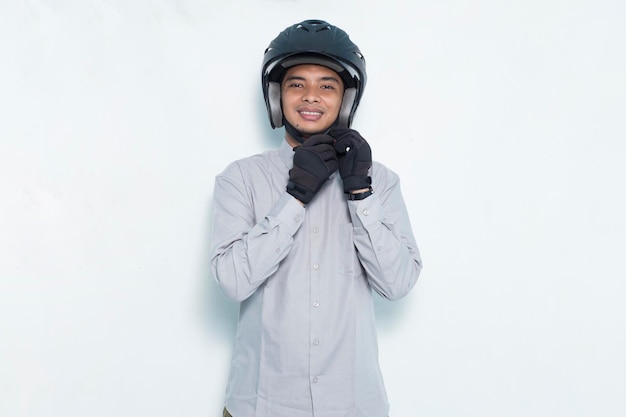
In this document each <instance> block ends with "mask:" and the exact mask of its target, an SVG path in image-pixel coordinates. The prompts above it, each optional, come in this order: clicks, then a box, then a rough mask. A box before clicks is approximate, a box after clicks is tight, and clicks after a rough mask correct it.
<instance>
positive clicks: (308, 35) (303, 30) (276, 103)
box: [261, 20, 367, 128]
mask: <svg viewBox="0 0 626 417" xmlns="http://www.w3.org/2000/svg"><path fill="white" fill-rule="evenodd" d="M301 64H316V65H323V66H325V67H328V68H330V69H332V70H334V71H335V72H337V74H339V76H340V77H341V79H342V80H343V83H344V96H343V101H342V105H341V109H340V111H339V116H338V118H337V125H338V126H341V127H350V125H351V124H352V119H353V117H354V113H355V112H356V109H357V107H358V105H359V102H360V101H361V97H362V96H363V89H364V88H365V83H366V81H367V74H366V69H365V58H364V57H363V54H361V51H360V50H359V48H358V47H357V46H356V45H355V44H354V43H353V42H352V41H351V40H350V38H349V36H348V34H347V33H346V32H345V31H343V30H342V29H340V28H338V27H336V26H333V25H331V24H329V23H327V22H325V21H323V20H305V21H303V22H300V23H296V24H294V25H293V26H290V27H288V28H286V29H285V30H283V31H282V32H281V33H280V34H279V35H278V36H277V37H276V39H274V40H273V41H272V42H271V43H270V45H269V46H268V47H267V49H266V50H265V54H264V56H263V66H262V71H261V80H262V85H263V97H264V98H265V105H266V107H267V113H268V116H269V118H270V123H271V124H272V128H276V127H281V126H282V125H283V112H282V108H281V102H280V83H281V81H282V78H283V76H284V74H285V72H286V71H287V69H289V68H290V67H293V66H296V65H301Z"/></svg>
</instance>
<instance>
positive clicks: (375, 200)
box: [211, 142, 421, 417]
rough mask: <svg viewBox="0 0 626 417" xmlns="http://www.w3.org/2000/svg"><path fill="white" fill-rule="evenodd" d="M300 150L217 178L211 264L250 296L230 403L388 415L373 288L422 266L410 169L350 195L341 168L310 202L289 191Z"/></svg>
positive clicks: (275, 412) (358, 416) (270, 413)
mask: <svg viewBox="0 0 626 417" xmlns="http://www.w3.org/2000/svg"><path fill="white" fill-rule="evenodd" d="M292 160H293V150H292V148H291V147H290V146H289V145H288V144H287V143H286V142H283V144H282V145H281V147H280V148H279V149H276V150H272V151H268V152H265V153H262V154H260V155H256V156H252V157H250V158H246V159H243V160H240V161H237V162H234V163H232V164H231V165H229V166H228V167H227V168H226V169H225V170H224V172H222V173H221V174H220V175H218V176H217V178H216V182H215V194H214V212H213V226H212V239H211V242H212V243H211V260H212V262H211V267H212V273H213V275H214V277H215V278H216V279H217V282H218V283H219V286H220V288H221V290H222V292H223V293H224V294H225V295H226V296H227V297H229V298H230V299H232V300H235V301H239V302H241V304H240V309H239V323H238V326H237V337H236V342H235V346H234V352H233V358H232V364H231V373H230V378H229V381H228V387H227V392H226V407H227V408H228V410H229V411H230V412H231V414H232V415H233V416H235V417H385V416H387V414H388V411H389V405H388V402H387V395H386V393H385V387H384V384H383V379H382V376H381V373H380V368H379V365H378V347H377V339H376V329H375V320H374V308H373V301H372V289H374V290H375V291H376V292H377V293H379V294H380V295H381V296H383V297H385V298H388V299H397V298H400V297H402V296H404V295H406V294H407V293H408V292H409V291H410V289H411V288H412V287H413V286H414V285H415V282H416V280H417V277H418V275H419V272H420V269H421V259H420V255H419V251H418V249H417V246H416V244H415V239H414V238H413V233H412V231H411V225H410V223H409V217H408V215H407V211H406V207H405V204H404V201H403V199H402V195H401V192H400V186H399V182H398V177H397V175H396V174H395V173H393V172H392V171H390V170H389V169H387V168H386V167H384V166H383V165H381V164H378V163H374V164H373V166H372V169H371V176H372V187H373V189H374V194H372V195H371V196H369V197H367V198H366V199H364V200H361V201H347V199H346V195H345V194H344V193H343V187H342V182H341V177H340V176H339V175H338V173H335V174H333V175H332V176H331V177H330V179H329V180H328V181H327V182H326V183H325V184H324V186H323V187H322V189H321V190H320V191H319V192H318V194H317V195H316V196H315V197H314V198H313V200H312V201H311V203H310V204H308V205H307V206H306V208H305V207H302V205H301V204H300V203H299V202H298V201H296V200H295V199H294V198H293V197H292V196H291V195H289V194H287V193H286V191H285V186H286V184H287V181H288V178H289V172H288V171H289V169H291V167H292Z"/></svg>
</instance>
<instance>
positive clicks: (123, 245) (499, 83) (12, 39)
mask: <svg viewBox="0 0 626 417" xmlns="http://www.w3.org/2000/svg"><path fill="white" fill-rule="evenodd" d="M306 18H323V19H326V20H328V21H330V22H331V23H334V24H336V25H338V26H340V27H342V28H344V29H345V30H346V31H348V32H349V33H350V34H351V37H352V39H353V40H354V41H355V42H356V43H358V44H359V46H360V47H361V49H362V51H363V52H364V53H365V56H366V58H367V61H368V73H369V82H368V85H367V88H366V92H365V97H364V100H363V102H362V106H361V108H360V111H359V113H358V114H357V119H356V120H355V124H354V126H355V127H356V128H357V129H358V130H359V131H360V132H361V133H362V134H363V136H365V137H366V138H367V139H368V140H369V142H370V143H371V145H372V148H373V153H374V157H375V159H378V160H380V161H382V162H384V163H385V164H387V165H388V166H390V167H391V168H392V169H394V170H395V171H397V172H398V173H399V174H400V175H401V178H402V181H403V182H402V187H403V192H404V195H405V199H406V203H407V206H408V208H409V211H410V213H411V220H412V224H413V227H414V230H415V234H416V238H417V240H418V244H419V246H420V249H421V251H422V255H423V258H424V265H425V269H424V271H423V273H422V276H421V278H420V281H419V282H418V285H417V287H416V289H415V291H414V292H413V293H412V294H410V295H409V296H408V297H407V298H405V299H404V300H401V301H399V302H396V303H387V302H383V301H379V302H377V309H378V313H379V329H380V333H379V337H380V349H381V358H380V359H381V364H382V366H383V372H384V374H385V377H386V384H387V388H388V391H389V396H390V401H391V403H392V411H391V415H392V417H413V416H416V417H419V416H427V417H431V416H432V417H438V416H441V417H450V416H481V417H485V416H494V417H495V416H533V417H540V416H569V417H574V416H602V417H609V416H620V417H621V416H624V415H626V396H625V395H624V393H625V392H626V356H625V355H624V352H625V351H626V307H625V306H624V305H625V303H624V299H626V273H625V272H624V262H623V259H624V253H625V251H626V220H625V213H626V193H625V191H624V188H625V184H624V183H625V179H626V168H625V166H624V165H625V160H626V144H625V143H624V141H625V140H626V134H625V133H626V132H625V129H624V119H625V117H624V116H625V114H626V85H625V78H626V47H625V46H624V41H625V40H626V29H624V28H625V27H626V25H624V21H625V20H626V3H624V2H623V1H620V0H614V1H610V0H571V1H556V0H551V1H550V0H543V1H540V0H524V1H522V0H517V1H496V0H472V1H469V0H467V1H461V0H458V1H440V2H435V1H423V0H420V1H400V0H386V1H379V2H365V1H355V0H353V1H343V2H340V1H336V0H335V1H330V0H318V1H315V2H309V1H295V0H293V1H288V0H282V1H279V0H275V1H270V0H265V1H261V0H256V1H253V0H241V1H225V0H223V1H219V0H217V1H216V0H211V1H208V0H207V1H200V0H152V1H148V0H138V1H124V0H109V1H105V0H100V1H97V0H80V1H79V0H73V1H71V0H65V1H61V0H59V1H43V0H39V1H35V0H1V1H0V60H1V61H0V415H2V416H3V417H17V416H20V417H21V416H24V417H48V416H63V417H79V416H80V417H82V416H87V415H88V416H94V417H95V416H114V415H115V416H148V415H149V416H154V417H157V416H163V417H165V416H168V417H170V416H189V417H192V416H216V415H220V412H221V407H222V400H223V395H224V387H225V383H226V378H227V372H228V365H229V360H230V352H231V345H232V341H233V337H234V326H235V320H236V305H234V304H231V303H230V302H228V301H226V300H225V298H223V297H222V296H221V295H220V294H219V292H218V289H217V285H216V284H215V283H214V281H213V280H212V278H211V277H210V276H209V272H208V256H207V255H208V254H207V250H208V236H209V219H210V210H211V198H212V189H213V179H214V177H215V175H216V174H217V173H218V172H220V171H221V170H222V169H223V168H224V167H225V166H226V164H227V163H228V162H231V161H232V160H234V159H236V158H240V157H244V156H247V155H250V154H253V153H257V152H259V151H262V150H265V149H268V148H271V147H275V146H278V143H279V142H280V140H281V136H282V131H272V130H271V129H270V128H269V123H268V122H267V119H266V115H265V113H264V112H265V110H264V105H263V99H262V95H261V89H260V83H259V80H260V63H261V58H262V53H263V51H264V49H265V47H266V46H267V45H268V43H269V41H270V40H271V39H272V38H274V37H275V36H276V35H277V34H278V32H279V31H281V30H282V29H283V28H285V27H286V26H288V25H290V24H292V23H295V22H298V21H301V20H304V19H306Z"/></svg>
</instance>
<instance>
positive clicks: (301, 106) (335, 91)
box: [280, 64, 344, 137]
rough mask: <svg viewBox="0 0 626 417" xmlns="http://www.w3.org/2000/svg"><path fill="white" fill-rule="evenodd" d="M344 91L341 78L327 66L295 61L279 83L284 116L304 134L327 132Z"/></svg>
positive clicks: (337, 113)
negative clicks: (295, 63)
mask: <svg viewBox="0 0 626 417" xmlns="http://www.w3.org/2000/svg"><path fill="white" fill-rule="evenodd" d="M343 93H344V87H343V80H342V79H341V77H340V76H339V74H337V73H336V72H335V71H333V70H331V69H330V68H327V67H324V66H321V65H315V64H301V65H296V66H295V67H291V68H289V69H288V70H287V71H286V72H285V75H284V77H283V80H282V83H281V88H280V97H281V107H282V112H283V117H284V119H285V121H286V122H287V123H289V124H290V125H291V126H293V127H294V129H295V130H296V131H297V132H299V133H300V134H301V135H302V136H304V137H308V136H311V135H314V134H316V133H322V132H326V131H327V130H328V129H330V127H331V126H333V125H334V124H335V121H336V120H337V117H338V116H339V110H340V108H341V103H342V101H343Z"/></svg>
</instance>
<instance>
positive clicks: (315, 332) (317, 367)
mask: <svg viewBox="0 0 626 417" xmlns="http://www.w3.org/2000/svg"><path fill="white" fill-rule="evenodd" d="M309 219H310V222H309V227H310V239H311V242H310V243H311V265H310V268H311V284H310V286H311V292H310V294H311V295H310V299H309V309H310V317H311V327H310V336H309V343H310V347H309V351H310V355H309V369H310V374H309V377H310V384H311V396H312V400H313V410H315V409H316V408H317V407H316V404H319V402H320V401H323V391H324V386H325V385H326V384H325V381H324V378H323V375H321V364H322V362H323V347H324V342H325V341H324V338H323V337H324V333H323V318H322V317H323V309H324V308H325V301H326V300H324V299H323V296H322V294H323V291H322V281H323V278H324V277H323V276H322V273H323V272H322V271H323V270H324V264H323V262H324V259H322V253H323V247H322V243H323V241H324V236H322V234H323V233H324V231H323V228H322V227H321V220H322V219H320V217H319V216H316V215H315V213H311V216H310V218H309Z"/></svg>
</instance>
